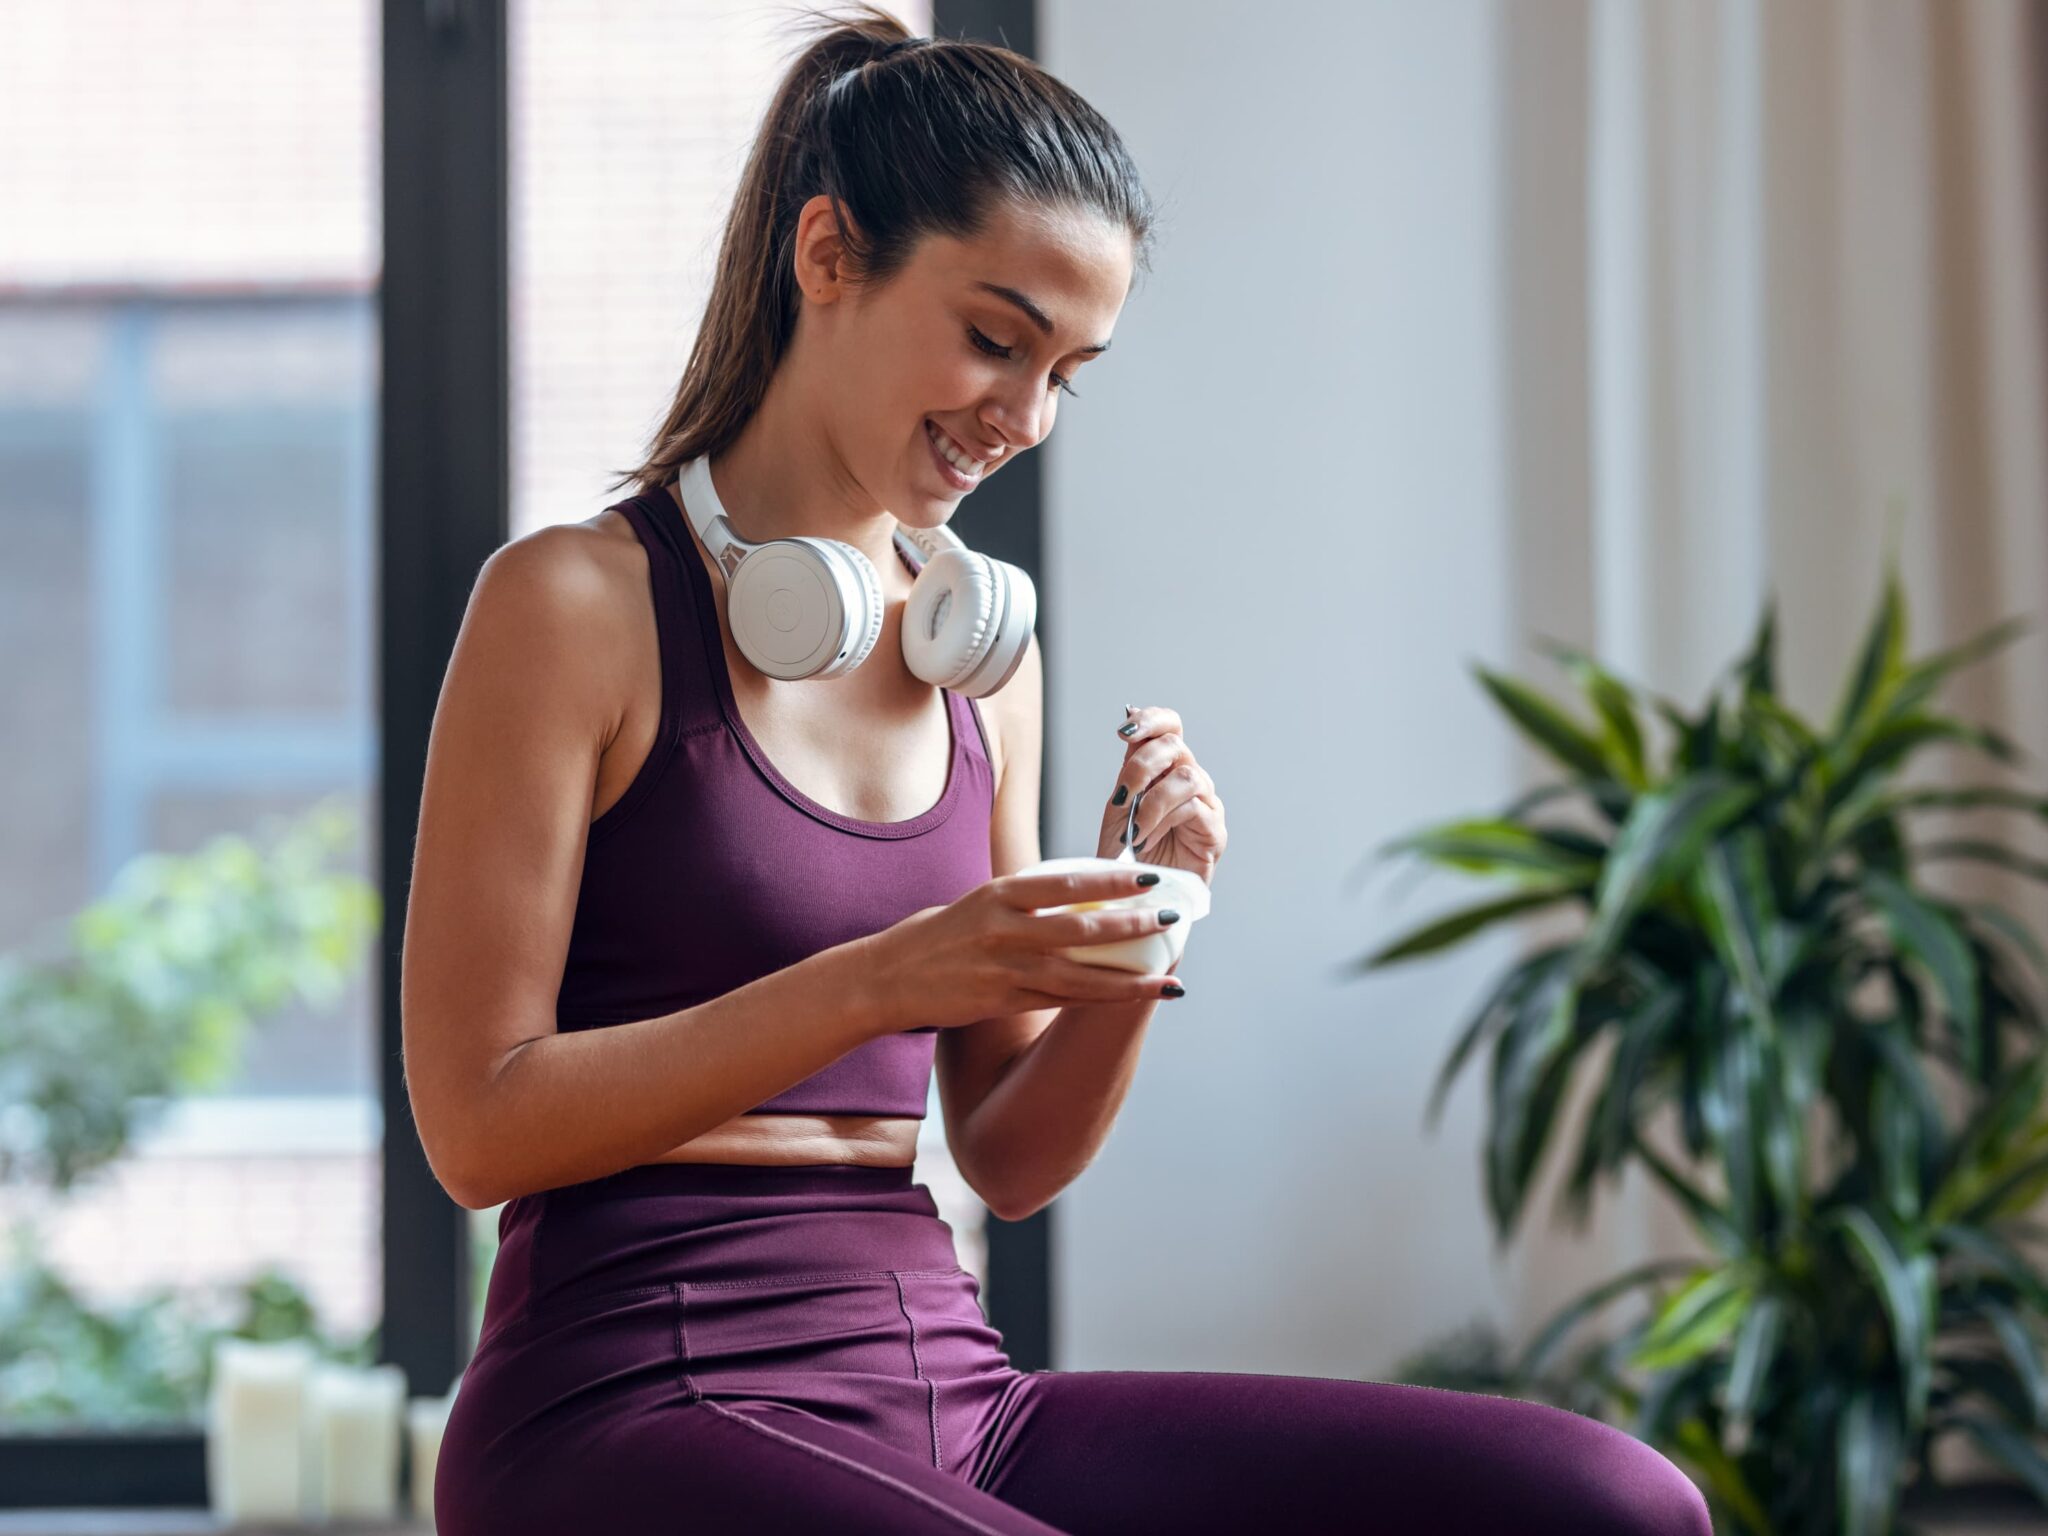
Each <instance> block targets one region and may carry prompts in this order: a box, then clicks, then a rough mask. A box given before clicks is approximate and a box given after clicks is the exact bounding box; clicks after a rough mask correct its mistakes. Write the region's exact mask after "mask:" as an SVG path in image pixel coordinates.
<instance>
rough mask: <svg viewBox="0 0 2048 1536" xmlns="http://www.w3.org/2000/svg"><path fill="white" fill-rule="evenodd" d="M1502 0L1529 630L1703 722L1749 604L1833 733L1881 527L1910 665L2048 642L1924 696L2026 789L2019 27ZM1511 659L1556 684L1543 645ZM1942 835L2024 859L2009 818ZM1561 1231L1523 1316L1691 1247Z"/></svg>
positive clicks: (2000, 17) (1801, 7)
mask: <svg viewBox="0 0 2048 1536" xmlns="http://www.w3.org/2000/svg"><path fill="white" fill-rule="evenodd" d="M1500 14H1501V15H1502V18H1503V26H1502V29H1501V38H1502V49H1501V59H1500V85H1501V91H1502V110H1503V117H1502V122H1503V130H1504V133H1505V135H1506V139H1505V142H1504V144H1503V147H1502V156H1501V165H1502V175H1503V177H1504V178H1505V185H1504V187H1503V189H1502V190H1503V197H1504V204H1503V206H1504V208H1505V210H1506V223H1505V225H1504V239H1505V240H1506V242H1507V249H1506V252H1505V265H1504V271H1505V273H1506V277H1505V281H1506V285H1507V314H1508V323H1509V332H1510V336H1509V365H1508V395H1509V402H1508V417H1509V441H1510V461H1511V462H1510V483H1511V486H1512V497H1513V517H1512V518H1511V523H1512V526H1513V528H1514V537H1515V540H1516V544H1517V548H1516V550H1515V591H1516V594H1517V600H1518V602H1519V604H1520V608H1519V611H1518V613H1517V614H1516V616H1515V618H1516V622H1515V624H1514V625H1513V628H1514V631H1515V633H1516V634H1517V635H1518V636H1519V637H1520V638H1521V639H1522V640H1523V641H1525V642H1526V641H1528V640H1529V639H1530V638H1531V637H1533V636H1535V635H1539V634H1547V635H1555V636H1558V637H1561V638H1565V639H1568V640H1570V641H1571V642H1573V643H1577V644H1582V645H1585V646H1587V647H1589V648H1591V649H1593V650H1594V651H1596V652H1597V653H1598V654H1600V655H1602V656H1604V657H1606V658H1607V659H1609V660H1610V661H1611V662H1612V663H1613V664H1614V665H1615V666H1617V667H1618V668H1619V669H1620V670H1622V671H1623V672H1624V673H1625V674H1626V675H1628V676H1630V677H1633V678H1635V679H1637V680H1638V681H1641V682H1643V683H1645V684H1647V685H1649V686H1651V687H1653V688H1655V689H1657V690H1658V691H1659V692H1662V693H1665V694H1667V695H1670V696H1672V697H1674V698H1676V699H1678V700H1679V701H1680V702H1681V703H1683V704H1684V705H1686V707H1688V708H1691V707H1692V706H1693V705H1694V704H1695V703H1696V702H1697V701H1698V699H1699V698H1700V697H1701V696H1702V694H1703V691H1704V689H1705V688H1706V686H1707V685H1708V683H1709V682H1710V680H1711V679H1712V678H1713V676H1714V675H1715V674H1716V673H1717V672H1718V671H1719V670H1720V668H1721V667H1722V666H1723V665H1724V664H1725V663H1726V662H1727V661H1728V660H1729V659H1731V658H1732V657H1733V656H1734V655H1735V654H1736V653H1737V652H1738V651H1739V649H1740V647H1741V646H1742V644H1743V642H1744V640H1745V639H1746V638H1747V636H1748V634H1749V632H1750V630H1751V628H1752V627H1753V625H1754V623H1755V622H1756V619H1757V616H1758V614H1759V612H1760V610H1761V605H1762V601H1763V597H1764V593H1765V591H1766V589H1767V588H1768V589H1771V590H1775V592H1776V593H1777V595H1778V599H1779V609H1780V621H1779V625H1780V637H1781V662H1782V676H1781V686H1782V687H1783V688H1784V689H1785V691H1786V692H1788V693H1789V694H1790V696H1791V699H1792V701H1793V703H1794V705H1795V706H1796V707H1798V708H1799V709H1801V711H1802V712H1804V713H1806V714H1808V715H1809V716H1810V717H1818V718H1820V719H1822V720H1823V721H1824V720H1825V718H1826V717H1827V716H1828V714H1829V712H1830V711H1831V710H1832V708H1833V706H1834V702H1835V694H1836V689H1837V686H1838V684H1839V682H1840V680H1841V678H1842V677H1843V675H1844V674H1845V672H1846V670H1847V668H1848V666H1849V664H1850V660H1851V656H1852V654H1853V649H1854V646H1855V644H1856V642H1857V640H1858V638H1859V637H1860V634H1861V630H1862V627H1863V625H1864V623H1865V622H1866V621H1867V618H1868V616H1869V614H1870V612H1871V610H1872V608H1873V605H1874V604H1875V601H1876V598H1877V593H1878V583H1879V579H1880V574H1881V568H1882V561H1883V552H1884V546H1885V540H1886V537H1887V529H1888V528H1889V527H1892V526H1896V531H1897V538H1898V553H1899V561H1900V567H1901V572H1902V577H1903V584H1904V587H1905V591H1906V595H1907V601H1908V603H1909V606H1910V617H1911V626H1912V627H1911V629H1910V631H1909V635H1908V643H1909V653H1918V652H1924V651H1926V650H1930V649H1933V648H1936V647H1937V646H1941V645H1947V644H1951V643H1953V642H1955V641H1958V640H1961V639H1963V638H1964V637H1966V636H1967V635H1971V634H1974V633H1976V632H1977V631H1978V630H1980V629H1982V628H1984V627H1985V626H1987V625H1989V624H1990V623H1992V622H1993V621H1995V620H1997V619H2000V618H2004V617H2006V616H2008V615H2012V614H2016V613H2025V614H2029V615H2033V616H2034V617H2035V619H2036V622H2037V623H2041V624H2042V625H2043V632H2041V633H2030V634H2029V635H2028V636H2027V637H2025V638H2023V639H2022V640H2020V641H2018V642H2016V643H2015V644H2013V645H2012V646H2010V647H2008V648H2007V649H2006V650H2005V651H2003V652H2001V653H1999V655H1998V656H1997V657H1996V658H1995V659H1993V660H1991V661H1989V662H1984V663H1980V664H1978V665H1977V666H1976V667H1974V668H1972V669H1971V670H1969V671H1967V672H1965V673H1963V674H1961V675H1960V676H1959V677H1958V678H1957V679H1956V680H1955V681H1954V682H1953V683H1952V684H1951V685H1950V687H1949V689H1948V690H1947V691H1946V692H1945V693H1944V694H1943V695H1941V696H1940V697H1939V699H1938V700H1937V702H1938V703H1939V704H1940V705H1941V706H1943V707H1945V708H1947V709H1949V710H1951V711H1953V712H1956V713H1959V714H1961V715H1963V716H1965V717H1967V718H1972V719H1977V720H1981V721H1985V722H1987V723H1990V724H1992V725H1994V726H1995V727H1997V728H1998V729H1999V730H2001V731H2003V732H2004V733H2006V734H2007V735H2008V736H2010V737H2012V738H2013V739H2014V740H2015V741H2017V742H2018V743H2019V744H2020V745H2021V746H2022V747H2023V748H2024V749H2025V750H2026V751H2027V752H2028V753H2029V754H2030V756H2031V757H2033V759H2034V762H2033V764H2032V765H2031V766H2030V767H2029V769H2027V770H2026V771H2024V772H2022V773H2021V774H2020V775H2019V777H2018V779H2017V782H2022V783H2027V784H2030V785H2033V786H2036V787H2039V786H2041V785H2043V783H2044V782H2048V592H2044V588H2048V461H2044V446H2043V444H2044V435H2048V431H2044V429H2048V411H2044V390H2043V305H2042V292H2041V286H2042V281H2043V275H2044V273H2048V249H2044V241H2043V236H2042V227H2041V212H2042V201H2043V200H2042V197H2041V193H2040V190H2039V188H2040V182H2041V178H2042V175H2043V171H2044V157H2043V154H2042V132H2041V127H2040V124H2041V119H2042V117H2043V113H2044V110H2048V103H2044V101H2043V98H2042V95H2041V89H2040V85H2039V83H2038V74H2039V71H2040V69H2041V62H2042V58H2043V36H2042V28H2043V23H2042V20H2041V19H2040V17H2039V14H2038V13H2037V12H2036V11H2034V10H2033V9H2032V8H2031V7H2029V6H2027V5H2024V4H2021V3H2017V0H1893V3H1875V0H1832V3H1830V0H1799V3H1798V4H1778V5H1770V4H1764V3H1762V0H1687V3H1656V4H1650V3H1638V0H1590V3H1585V4H1577V3H1562V4H1545V5H1541V6H1536V5H1516V4H1509V5H1507V6H1505V7H1504V8H1503V10H1502V12H1501V13H1500ZM1523 663H1524V664H1523V671H1524V673H1525V675H1529V676H1532V677H1535V678H1537V679H1538V680H1539V681H1544V682H1546V683H1549V684H1551V685H1554V686H1555V685H1558V678H1557V675H1556V673H1555V672H1554V671H1552V670H1551V669H1550V667H1549V664H1548V663H1547V662H1545V661H1544V660H1543V659H1542V658H1541V657H1540V656H1539V654H1538V653H1537V652H1536V651H1535V650H1534V648H1533V647H1531V648H1530V649H1529V650H1527V651H1526V652H1525V654H1524V657H1523ZM1532 767H1533V765H1532ZM1995 769H1996V765H1995V764H1990V763H1988V762H1984V761H1983V760H1981V759H1976V758H1972V757H1968V756H1966V755H1964V754H1961V753H1930V754H1928V755H1927V760H1926V762H1925V763H1924V764H1922V765H1921V768H1920V770H1919V773H1918V774H1917V775H1916V777H1918V776H1925V777H1933V776H1935V775H1936V774H1937V773H1938V774H1939V775H1940V776H1941V777H1945V778H1952V779H1958V780H1966V781H1971V782H2007V781H2013V780H2012V777H2011V776H2010V775H2006V774H2002V773H1999V772H1996V771H1993V770H1995ZM1954 826H1955V828H1956V830H1958V831H1963V830H1967V831H1969V832H1970V833H1971V834H1972V835H1987V836H1992V837H1997V838H2002V839H2004V840H2006V841H2008V842H2010V843H2012V844H2015V845H2017V846H2019V847H2021V848H2022V849H2024V850H2025V851H2027V852H2030V853H2034V854H2037V855H2038V854H2039V853H2040V852H2041V851H2042V849H2041V844H2042V835H2041V830H2040V829H2039V828H2038V827H2036V826H2033V825H2032V824H2030V823H2028V822H2026V821H2024V820H2020V819H2013V818H1998V817H1982V818H1978V819H1976V820H1975V821H1968V820H1962V819H1958V820H1957V821H1956V822H1955V823H1954ZM1944 830H1946V829H1944ZM1973 868H1974V866H1963V865H1956V864H1949V865H1939V866H1934V867H1933V868H1932V869H1931V870H1930V873H1929V879H1930V882H1931V883H1936V884H1938V885H1940V886H1941V888H1944V889H1948V890H1952V891H1958V892H1967V893H1969V894H1972V895H1980V896H1986V897H1989V898H1991V899H1995V900H1999V901H2001V902H2004V903H2006V904H2007V905H2009V906H2010V907H2011V908H2012V909H2013V910H2014V911H2016V912H2017V913H2018V915H2019V916H2020V917H2021V918H2022V920H2024V921H2026V922H2027V923H2029V925H2030V926H2032V927H2034V928H2035V929H2036V931H2041V932H2048V903H2044V902H2043V900H2042V897H2041V894H2040V888H2039V887H2037V886H2033V885H2031V884H2027V883H2023V882H2017V881H2014V880H2012V879H2009V878H2007V879H1993V878H1990V877H1989V876H1980V875H1974V874H1971V873H1970V870H1971V869H1973ZM1935 871H1939V873H1938V874H1937V873H1935ZM1578 1107H1579V1109H1580V1110H1581V1111H1582V1110H1583V1107H1584V1100H1583V1099H1581V1100H1580V1102H1579V1106H1578ZM1571 1144H1572V1145H1575V1144H1576V1143H1575V1139H1574V1141H1573V1142H1572V1143H1571ZM1553 1156H1557V1153H1556V1151H1555V1149H1553ZM1558 1160H1559V1161H1560V1162H1561V1161H1563V1159H1562V1157H1559V1158H1558ZM1555 1172H1556V1170H1555V1169H1553V1170H1552V1177H1551V1178H1550V1179H1548V1180H1547V1181H1546V1191H1547V1190H1548V1189H1554V1188H1555V1187H1556V1184H1557V1182H1558V1181H1557V1179H1556V1177H1555ZM1547 1206H1548V1196H1547V1193H1546V1194H1545V1195H1544V1197H1543V1204H1541V1205H1539V1206H1538V1208H1537V1209H1538V1211H1539V1212H1541V1211H1544V1210H1547ZM1546 1227H1547V1223H1538V1224H1535V1225H1532V1226H1531V1227H1530V1228H1528V1229H1527V1230H1528V1231H1529V1251H1528V1256H1527V1258H1526V1259H1525V1260H1524V1265H1523V1276H1522V1278H1523V1282H1524V1283H1523V1287H1522V1295H1523V1297H1524V1306H1525V1322H1533V1320H1534V1319H1535V1318H1536V1317H1538V1316H1541V1315H1543V1314H1544V1313H1545V1311H1546V1310H1547V1309H1548V1308H1549V1307H1550V1306H1552V1305H1554V1304H1556V1303H1558V1302H1561V1301H1562V1300H1563V1299H1564V1298H1565V1297H1566V1296H1568V1295H1570V1294H1573V1293H1575V1292H1576V1290H1577V1289H1579V1288H1580V1287H1581V1286H1582V1285H1583V1284H1585V1283H1586V1282H1588V1281H1589V1280H1590V1279H1593V1278H1596V1277H1598V1276H1600V1275H1604V1274H1612V1273H1614V1272H1616V1270H1617V1268H1618V1267H1619V1266H1620V1265H1622V1264H1625V1263H1629V1262H1634V1261H1636V1260H1637V1259H1639V1258H1644V1257H1650V1256H1653V1255H1658V1254H1674V1253H1684V1252H1691V1251H1697V1245H1696V1244H1695V1243H1694V1242H1693V1241H1692V1239H1691V1235H1690V1232H1689V1230H1688V1229H1687V1227H1686V1225H1685V1223H1684V1221H1683V1220H1682V1218H1681V1217H1679V1216H1678V1214H1677V1213H1676V1211H1675V1209H1674V1208H1673V1207H1671V1205H1670V1204H1669V1203H1668V1202H1667V1201H1666V1200H1665V1199H1664V1198H1663V1196H1662V1194H1661V1192H1658V1191H1655V1190H1653V1189H1650V1188H1649V1187H1648V1186H1647V1185H1646V1183H1645V1182H1644V1181H1642V1180H1640V1179H1637V1180H1636V1181H1635V1182H1634V1184H1633V1186H1632V1187H1631V1188H1630V1189H1629V1190H1628V1191H1627V1192H1626V1193H1625V1195H1624V1197H1623V1199H1622V1200H1621V1201H1619V1202H1618V1203H1617V1204H1616V1206H1615V1208H1614V1209H1613V1210H1612V1211H1610V1212H1609V1213H1608V1214H1607V1216H1606V1217H1605V1218H1604V1219H1603V1222H1602V1224H1601V1225H1600V1227H1599V1228H1598V1229H1597V1230H1596V1231H1595V1233H1594V1234H1593V1236H1592V1237H1591V1239H1590V1240H1586V1241H1580V1240H1577V1239H1574V1238H1572V1237H1570V1236H1569V1235H1568V1234H1567V1233H1563V1232H1558V1231H1555V1230H1546Z"/></svg>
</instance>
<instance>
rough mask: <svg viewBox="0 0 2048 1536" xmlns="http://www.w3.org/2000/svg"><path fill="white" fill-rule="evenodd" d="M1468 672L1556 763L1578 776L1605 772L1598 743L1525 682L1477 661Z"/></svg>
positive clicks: (1605, 768)
mask: <svg viewBox="0 0 2048 1536" xmlns="http://www.w3.org/2000/svg"><path fill="white" fill-rule="evenodd" d="M1472 671H1473V673H1474V675H1476V676H1477V677H1478V679H1479V681H1480V682H1481V683H1482V684H1484V685H1485V688H1486V691H1487V692H1488V693H1490V694H1492V695H1493V697H1494V699H1495V700H1496V701H1497V702H1498V703H1499V704H1500V706H1501V708H1502V709H1504V710H1506V711H1507V713H1508V717H1509V718H1510V719H1512V720H1513V721H1514V722H1515V724H1516V725H1518V726H1520V727H1521V729H1522V732H1523V734H1524V735H1526V736H1528V737H1529V739H1530V740H1532V741H1534V742H1535V743H1536V744H1537V745H1538V746H1540V747H1542V748H1543V749H1544V751H1546V752H1548V753H1549V754H1550V755H1551V756H1552V757H1554V758H1556V759H1557V761H1558V762H1560V763H1562V764H1563V765H1564V766H1565V767H1567V768H1569V769H1571V770H1572V772H1574V773H1576V774H1578V775H1579V776H1580V777H1581V778H1588V779H1597V778H1604V777H1605V776H1606V775H1607V771H1608V770H1607V759H1606V756H1605V755H1604V754H1603V753H1602V752H1601V750H1600V743H1599V742H1598V741H1597V740H1596V739H1595V738H1594V737H1593V736H1592V734H1591V733H1589V732H1588V731H1587V730H1586V729H1585V727H1583V726H1582V725H1580V724H1579V723H1578V722H1577V721H1576V720H1574V719H1572V718H1571V716H1570V715H1568V714H1566V713H1565V712H1564V710H1562V709H1560V708H1559V707H1558V706H1557V705H1556V704H1555V703H1553V702H1552V701H1551V700H1549V699H1547V698H1545V697H1544V696H1543V695H1542V694H1540V693H1538V692H1537V691H1536V690H1535V689H1533V688H1531V687H1529V686H1528V685H1527V684H1524V683H1520V682H1517V681H1516V680H1515V679H1513V678H1511V677H1506V676H1503V675H1502V674H1500V673H1498V672H1494V671H1492V670H1491V669H1489V668H1487V667H1484V666H1480V665H1478V664H1477V663H1474V665H1473V668H1472Z"/></svg>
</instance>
